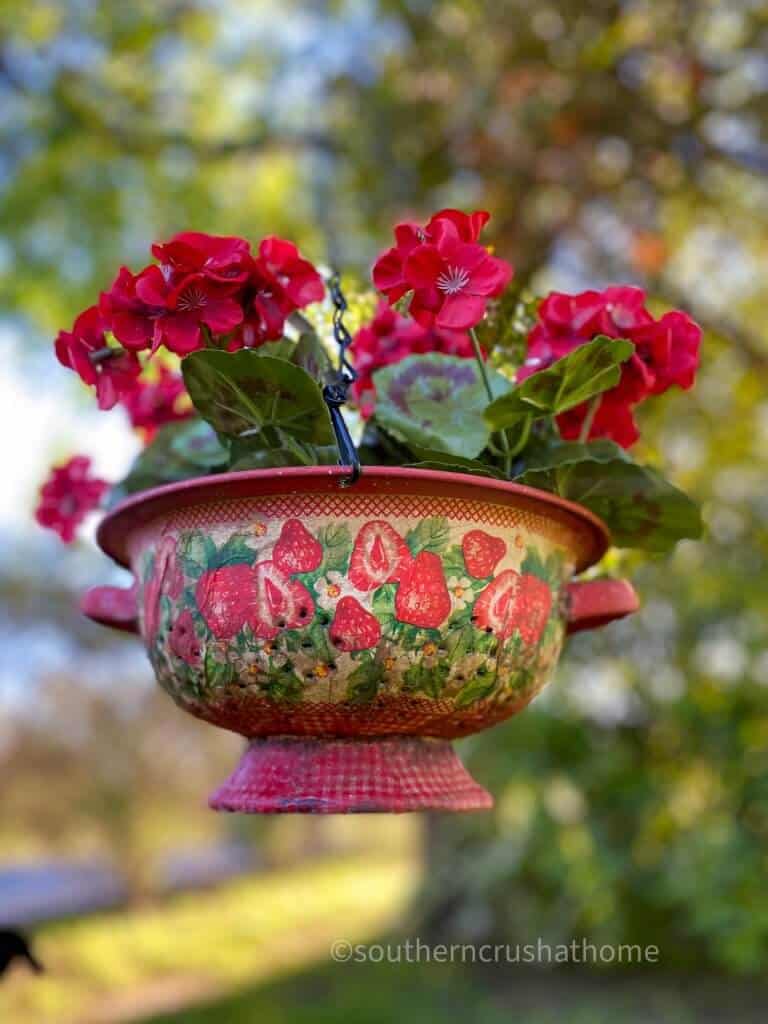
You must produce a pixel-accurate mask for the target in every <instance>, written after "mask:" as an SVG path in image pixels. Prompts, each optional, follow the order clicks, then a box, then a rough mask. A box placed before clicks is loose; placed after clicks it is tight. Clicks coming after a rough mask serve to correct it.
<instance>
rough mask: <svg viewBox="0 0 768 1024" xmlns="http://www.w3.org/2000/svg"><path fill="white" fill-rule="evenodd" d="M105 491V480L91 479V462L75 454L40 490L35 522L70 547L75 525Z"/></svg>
mask: <svg viewBox="0 0 768 1024" xmlns="http://www.w3.org/2000/svg"><path fill="white" fill-rule="evenodd" d="M108 489H109V484H108V483H107V481H106V480H100V479H99V478H98V477H95V476H91V460H90V459H89V458H88V457H87V456H86V455H75V456H73V458H71V459H70V460H69V461H68V462H65V463H64V464H63V465H61V466H56V467H55V468H54V469H53V470H52V471H51V475H50V476H49V478H48V480H46V482H45V483H44V484H43V486H42V488H41V490H40V501H39V504H38V506H37V509H36V510H35V519H36V520H37V521H38V523H39V524H40V525H41V526H45V527H47V528H48V529H49V530H54V531H55V532H56V533H58V535H59V536H60V537H61V539H62V540H63V541H64V542H65V543H66V544H71V543H72V541H73V540H74V539H75V532H76V530H77V528H78V526H79V525H80V524H81V523H82V521H83V520H84V519H85V517H86V516H87V515H88V513H89V512H90V511H91V510H92V509H94V508H95V507H96V506H97V505H98V504H99V502H100V501H101V499H102V497H103V496H104V494H105V493H106V491H107V490H108Z"/></svg>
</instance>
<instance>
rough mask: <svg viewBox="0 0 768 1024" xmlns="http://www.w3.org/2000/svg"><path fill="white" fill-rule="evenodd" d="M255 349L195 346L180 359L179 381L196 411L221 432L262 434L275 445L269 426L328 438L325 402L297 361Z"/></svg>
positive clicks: (323, 441) (267, 444)
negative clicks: (181, 368) (264, 354)
mask: <svg viewBox="0 0 768 1024" xmlns="http://www.w3.org/2000/svg"><path fill="white" fill-rule="evenodd" d="M257 353H258V349H255V350H252V349H247V350H242V351H240V352H220V351H216V350H213V349H201V350H199V351H198V352H193V353H192V354H191V355H189V356H187V357H186V359H184V360H183V362H182V367H183V370H184V381H185V383H186V385H187V390H188V391H189V394H190V397H191V398H192V401H193V403H194V405H195V408H196V409H197V410H198V412H199V413H200V415H201V416H203V417H204V418H205V419H206V420H208V422H209V423H210V424H212V426H213V427H214V429H215V430H216V431H217V432H218V433H219V434H223V435H225V436H227V437H243V436H249V437H252V438H255V437H257V436H260V437H261V438H262V439H263V447H264V448H277V447H279V444H277V443H276V437H275V434H274V430H275V428H277V429H279V430H281V431H282V432H283V439H284V438H285V437H290V438H291V439H294V438H295V439H297V440H299V441H303V442H309V443H310V444H315V445H332V444H334V440H335V439H334V434H333V428H332V427H331V419H330V416H329V414H328V408H327V406H326V404H325V402H324V401H323V395H322V392H321V390H320V387H319V385H318V384H317V382H316V381H314V380H312V378H311V377H310V376H309V374H308V373H307V372H306V371H305V370H302V369H301V367H299V366H294V365H293V364H292V363H289V362H287V361H286V360H285V359H277V358H275V357H274V356H259V355H258V354H257Z"/></svg>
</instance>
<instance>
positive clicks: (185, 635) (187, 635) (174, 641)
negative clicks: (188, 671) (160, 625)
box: [168, 609, 200, 665]
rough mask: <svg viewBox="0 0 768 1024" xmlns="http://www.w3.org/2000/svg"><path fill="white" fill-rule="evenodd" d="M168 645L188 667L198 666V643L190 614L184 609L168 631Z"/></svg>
mask: <svg viewBox="0 0 768 1024" xmlns="http://www.w3.org/2000/svg"><path fill="white" fill-rule="evenodd" d="M168 645H169V647H170V648H171V651H172V652H173V654H175V655H176V657H177V658H181V659H182V661H186V663H187V664H188V665H199V664H200V641H199V640H198V638H197V635H196V634H195V621H194V619H193V618H192V612H191V611H189V609H186V610H185V611H183V612H182V613H181V615H180V616H179V617H178V619H176V621H175V622H174V623H173V625H172V626H171V627H170V629H169V630H168Z"/></svg>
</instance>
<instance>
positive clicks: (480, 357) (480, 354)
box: [469, 327, 494, 402]
mask: <svg viewBox="0 0 768 1024" xmlns="http://www.w3.org/2000/svg"><path fill="white" fill-rule="evenodd" d="M469 336H470V338H471V339H472V348H473V349H474V351H475V359H476V360H477V365H478V366H479V368H480V376H481V377H482V378H483V384H484V385H485V393H486V394H487V395H488V401H489V402H492V401H493V399H494V394H493V391H491V382H490V381H489V380H488V373H487V371H486V369H485V361H484V359H483V352H482V349H481V348H480V339H479V338H478V336H477V332H476V331H475V328H474V327H470V328H469Z"/></svg>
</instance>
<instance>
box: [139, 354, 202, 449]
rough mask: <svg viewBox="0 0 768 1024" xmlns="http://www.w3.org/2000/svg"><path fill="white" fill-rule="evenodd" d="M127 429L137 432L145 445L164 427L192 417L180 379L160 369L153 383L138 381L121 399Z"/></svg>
mask: <svg viewBox="0 0 768 1024" xmlns="http://www.w3.org/2000/svg"><path fill="white" fill-rule="evenodd" d="M122 404H123V406H124V408H125V409H126V410H127V412H128V416H129V418H130V420H131V425H132V426H134V427H136V428H137V429H138V430H141V432H142V434H143V436H144V440H145V442H146V443H147V444H149V442H150V441H151V440H152V438H153V437H154V436H155V434H156V433H157V428H158V427H161V426H162V425H163V424H164V423H173V422H175V421H176V420H185V419H188V417H189V416H191V415H192V411H193V410H192V406H191V403H190V402H189V399H188V396H187V391H186V388H185V387H184V378H183V377H182V376H181V374H180V373H174V372H173V371H172V370H169V369H168V367H167V366H161V367H160V375H159V377H157V379H155V380H146V379H144V380H140V381H139V382H138V386H137V387H135V388H134V389H133V391H131V392H130V393H129V394H127V395H126V396H125V397H124V398H123V402H122Z"/></svg>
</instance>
